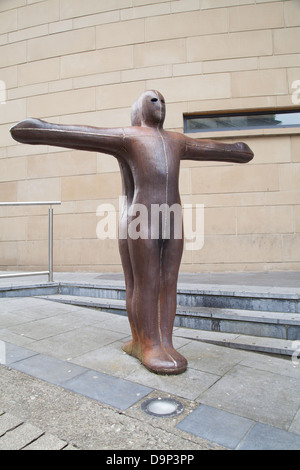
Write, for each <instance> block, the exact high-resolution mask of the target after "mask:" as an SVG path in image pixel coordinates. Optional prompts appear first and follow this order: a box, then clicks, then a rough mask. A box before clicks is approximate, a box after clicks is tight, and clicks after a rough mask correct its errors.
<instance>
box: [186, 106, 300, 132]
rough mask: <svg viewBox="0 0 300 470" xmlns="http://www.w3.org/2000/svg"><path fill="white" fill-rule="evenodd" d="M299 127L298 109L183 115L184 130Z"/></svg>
mask: <svg viewBox="0 0 300 470" xmlns="http://www.w3.org/2000/svg"><path fill="white" fill-rule="evenodd" d="M287 127H300V109H293V110H280V111H275V110H270V111H259V112H254V111H253V112H252V111H249V112H233V113H230V112H228V113H215V114H211V113H210V114H198V115H187V116H184V132H186V133H189V132H216V131H235V130H237V131H238V130H243V129H249V130H250V129H274V128H278V129H279V128H287Z"/></svg>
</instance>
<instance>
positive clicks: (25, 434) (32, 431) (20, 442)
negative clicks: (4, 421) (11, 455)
mask: <svg viewBox="0 0 300 470" xmlns="http://www.w3.org/2000/svg"><path fill="white" fill-rule="evenodd" d="M42 434H44V432H43V431H42V430H41V429H39V428H37V427H36V426H32V424H30V423H23V424H21V425H20V426H18V427H16V428H14V429H12V430H11V431H8V432H7V433H6V434H4V436H2V437H1V439H0V450H20V449H23V447H25V446H26V445H28V444H30V443H31V442H32V441H34V440H36V439H37V438H38V437H40V436H41V435H42Z"/></svg>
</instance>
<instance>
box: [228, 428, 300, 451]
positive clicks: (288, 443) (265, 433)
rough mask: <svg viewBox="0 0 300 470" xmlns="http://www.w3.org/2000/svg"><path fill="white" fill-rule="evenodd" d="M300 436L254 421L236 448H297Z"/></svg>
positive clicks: (299, 444)
mask: <svg viewBox="0 0 300 470" xmlns="http://www.w3.org/2000/svg"><path fill="white" fill-rule="evenodd" d="M299 449H300V436H299V435H297V434H293V433H291V432H286V431H284V430H282V429H278V428H275V427H274V426H268V425H267V424H262V423H256V424H255V425H254V426H253V428H252V429H251V430H250V432H249V434H248V435H247V436H246V438H245V439H244V440H243V441H242V442H241V443H240V444H239V445H238V446H237V450H299Z"/></svg>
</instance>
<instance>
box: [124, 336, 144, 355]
mask: <svg viewBox="0 0 300 470" xmlns="http://www.w3.org/2000/svg"><path fill="white" fill-rule="evenodd" d="M122 349H123V351H124V352H126V353H127V354H129V356H133V357H136V358H137V359H139V358H140V355H141V351H140V347H139V344H138V343H137V342H136V341H133V340H130V341H127V343H125V344H124V346H122Z"/></svg>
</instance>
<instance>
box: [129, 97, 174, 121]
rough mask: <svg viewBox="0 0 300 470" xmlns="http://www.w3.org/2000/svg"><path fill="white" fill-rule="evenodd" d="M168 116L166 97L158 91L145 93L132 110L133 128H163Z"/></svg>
mask: <svg viewBox="0 0 300 470" xmlns="http://www.w3.org/2000/svg"><path fill="white" fill-rule="evenodd" d="M165 116H166V104H165V100H164V97H163V96H162V95H161V94H160V93H159V92H158V91H156V90H148V91H145V92H144V93H143V94H142V95H141V96H140V97H139V98H138V100H137V101H136V102H135V103H134V104H133V106H132V109H131V124H132V126H144V127H156V128H162V127H163V124H164V120H165Z"/></svg>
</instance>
